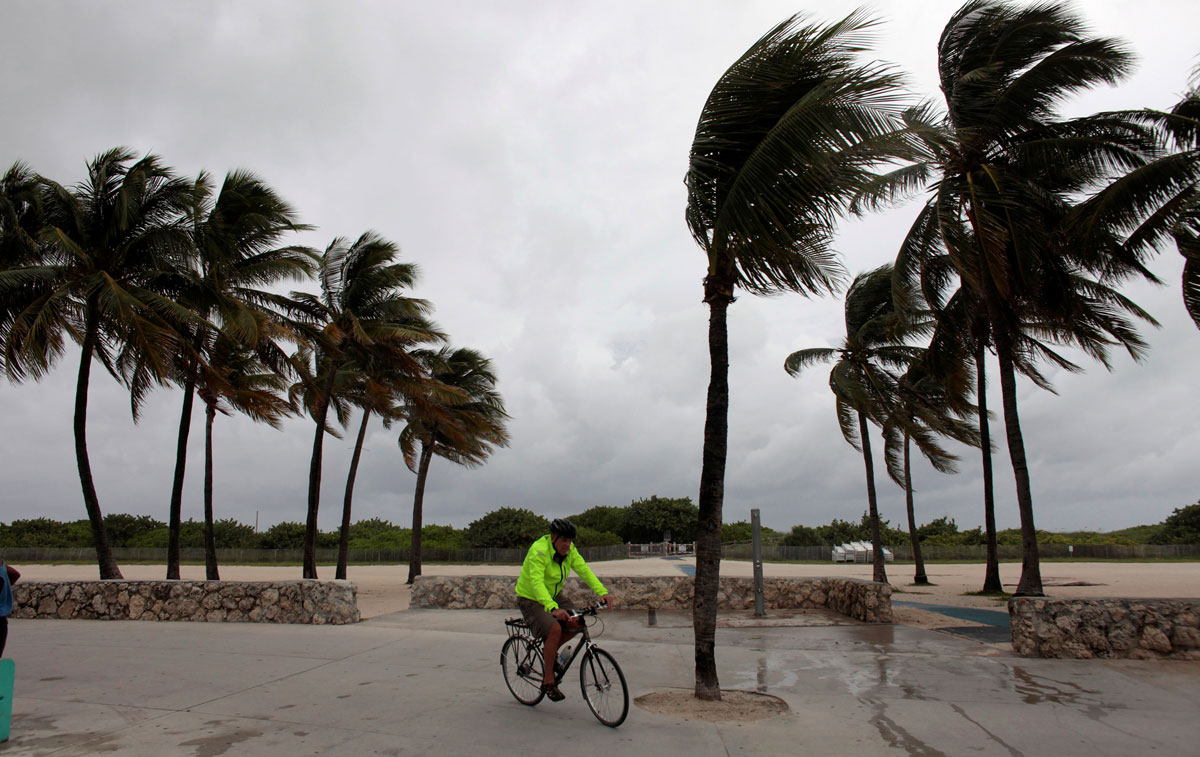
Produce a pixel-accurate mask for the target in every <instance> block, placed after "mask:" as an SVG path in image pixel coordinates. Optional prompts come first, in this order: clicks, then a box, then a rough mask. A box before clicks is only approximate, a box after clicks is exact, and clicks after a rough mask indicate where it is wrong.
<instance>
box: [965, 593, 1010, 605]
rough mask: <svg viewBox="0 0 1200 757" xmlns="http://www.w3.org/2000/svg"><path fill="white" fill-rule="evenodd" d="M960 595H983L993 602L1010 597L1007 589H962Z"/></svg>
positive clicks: (1005, 600)
mask: <svg viewBox="0 0 1200 757" xmlns="http://www.w3.org/2000/svg"><path fill="white" fill-rule="evenodd" d="M961 596H964V597H983V598H985V599H990V600H992V601H994V602H1007V601H1008V600H1009V599H1011V598H1012V594H1010V593H1009V592H1007V591H964V592H963V593H962V594H961Z"/></svg>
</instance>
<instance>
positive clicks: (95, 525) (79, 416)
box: [74, 299, 124, 580]
mask: <svg viewBox="0 0 1200 757" xmlns="http://www.w3.org/2000/svg"><path fill="white" fill-rule="evenodd" d="M98 320H99V319H98V316H97V313H96V304H95V302H94V301H93V300H92V299H89V301H88V304H87V316H86V324H85V326H84V337H83V354H82V356H81V357H80V359H79V378H78V380H77V381H76V383H75V421H74V426H75V463H76V465H77V466H78V468H79V483H80V485H81V486H82V488H83V507H84V509H85V510H87V515H88V521H89V522H90V523H91V526H92V538H93V539H94V540H95V543H96V562H97V563H98V566H99V568H100V578H101V580H107V579H111V578H124V576H122V575H121V569H120V568H118V567H117V561H116V560H115V559H114V558H113V553H112V547H110V546H109V543H108V529H107V528H105V526H104V515H102V514H101V512H100V498H99V497H98V496H96V485H95V482H94V481H93V480H92V464H91V461H90V460H89V459H88V451H87V403H88V381H89V380H90V378H91V373H92V355H93V354H95V351H96V341H97V339H98V338H99V336H98V334H99V323H98Z"/></svg>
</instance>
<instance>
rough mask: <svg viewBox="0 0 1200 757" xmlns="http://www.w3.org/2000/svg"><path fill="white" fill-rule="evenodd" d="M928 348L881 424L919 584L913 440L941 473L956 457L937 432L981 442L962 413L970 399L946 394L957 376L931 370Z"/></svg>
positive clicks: (924, 578) (950, 469) (925, 579)
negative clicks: (899, 490)
mask: <svg viewBox="0 0 1200 757" xmlns="http://www.w3.org/2000/svg"><path fill="white" fill-rule="evenodd" d="M928 354H929V349H928V348H923V349H922V353H921V357H920V359H919V360H917V361H915V362H913V363H912V364H911V365H910V366H909V368H908V370H907V371H906V372H905V373H904V375H902V376H900V378H899V380H898V381H897V382H896V396H895V398H894V399H895V402H894V404H893V405H892V407H891V409H890V412H889V415H888V417H887V418H886V419H885V420H884V424H883V436H884V440H885V446H884V460H885V463H886V467H887V472H888V476H889V477H890V478H891V479H892V481H894V482H895V483H896V484H897V485H898V486H899V487H900V488H902V489H904V504H905V510H906V512H907V513H908V534H909V540H910V542H911V544H912V550H913V563H914V564H915V567H916V570H915V573H914V575H913V583H915V584H928V583H929V576H928V575H927V574H926V572H925V560H924V557H923V556H922V554H921V540H920V538H919V537H918V534H917V519H916V512H915V510H916V507H915V504H914V502H913V486H912V465H911V448H912V442H914V441H915V442H916V443H917V449H918V450H920V452H921V454H923V455H924V456H925V458H926V459H927V460H929V462H930V464H931V465H933V467H934V469H935V470H937V471H939V472H941V473H954V472H955V470H956V467H955V462H956V461H957V460H958V457H957V456H956V455H953V454H951V453H950V452H948V451H947V450H946V449H945V448H943V447H942V445H941V444H940V443H939V437H942V436H948V437H950V438H953V439H956V440H957V441H960V442H962V443H964V444H970V445H973V446H977V445H978V444H979V443H980V442H979V433H978V431H976V430H975V428H974V427H972V425H971V424H970V422H969V420H968V419H966V418H964V417H962V416H964V415H969V413H970V404H969V401H968V400H967V399H966V398H965V397H960V398H957V399H956V400H950V399H948V398H947V389H946V387H947V385H951V386H954V385H956V384H959V382H956V381H946V380H944V379H943V378H942V377H940V376H937V375H936V374H934V373H931V372H930V369H929V365H930V363H929V361H928V360H927V358H928ZM957 408H966V409H965V410H959V409H957Z"/></svg>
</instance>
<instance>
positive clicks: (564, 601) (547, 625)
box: [517, 593, 575, 639]
mask: <svg viewBox="0 0 1200 757" xmlns="http://www.w3.org/2000/svg"><path fill="white" fill-rule="evenodd" d="M554 601H555V602H557V603H558V606H559V607H561V608H562V609H564V610H574V609H575V603H574V602H572V601H571V599H570V597H567V596H565V595H563V594H562V593H560V594H559V595H558V596H557V597H555V598H554ZM517 607H518V608H519V609H520V610H521V616H522V617H524V618H525V622H526V623H528V624H529V630H530V631H532V632H533V635H534V636H536V637H538V638H539V639H544V638H546V637H547V636H549V635H550V629H551V628H554V624H555V623H557V622H558V620H556V619H555V617H554V616H553V615H551V614H550V613H548V612H546V608H545V607H542V603H541V602H538V601H537V600H536V599H527V598H525V597H517Z"/></svg>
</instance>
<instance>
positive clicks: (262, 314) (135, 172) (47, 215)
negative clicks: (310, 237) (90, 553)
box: [0, 147, 508, 581]
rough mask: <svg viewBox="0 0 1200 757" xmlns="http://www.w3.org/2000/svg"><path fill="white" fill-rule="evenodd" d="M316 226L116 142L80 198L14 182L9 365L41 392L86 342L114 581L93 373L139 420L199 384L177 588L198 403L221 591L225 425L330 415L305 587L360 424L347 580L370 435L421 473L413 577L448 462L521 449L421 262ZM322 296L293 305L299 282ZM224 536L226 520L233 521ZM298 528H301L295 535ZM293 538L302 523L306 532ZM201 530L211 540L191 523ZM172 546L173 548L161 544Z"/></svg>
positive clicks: (320, 440) (2, 202)
mask: <svg viewBox="0 0 1200 757" xmlns="http://www.w3.org/2000/svg"><path fill="white" fill-rule="evenodd" d="M312 228H313V227H311V226H309V225H307V224H303V223H301V222H300V221H299V217H298V213H297V211H296V210H295V209H294V208H293V207H292V206H291V205H289V204H288V203H287V202H286V201H285V200H284V199H283V198H282V197H281V196H280V195H279V194H278V193H277V192H276V191H275V190H274V189H272V188H271V187H270V186H269V185H268V184H267V183H266V182H265V181H264V180H262V179H261V178H259V177H258V176H255V175H254V174H252V173H250V172H247V171H242V170H235V171H231V172H229V173H228V174H227V175H226V176H225V178H224V180H223V181H221V182H220V184H219V186H218V184H217V182H216V181H215V180H214V178H213V177H212V176H211V175H210V174H209V173H208V172H201V173H200V174H199V175H198V176H196V177H195V178H186V177H182V176H179V175H177V174H176V173H175V172H174V171H173V170H172V169H171V168H169V167H168V166H166V165H165V164H164V163H163V161H162V159H161V158H159V157H158V156H156V155H145V156H141V157H139V156H138V155H136V154H135V153H134V152H133V151H131V150H129V149H127V148H124V147H118V148H114V149H112V150H108V151H107V152H104V153H102V154H100V155H98V156H96V157H95V158H94V159H93V160H91V161H89V162H88V164H87V168H86V175H85V177H84V178H83V179H82V180H81V181H79V182H78V183H76V184H74V185H72V186H64V185H62V184H60V183H58V182H56V181H54V180H53V179H50V178H48V177H45V176H42V175H40V174H38V173H36V172H35V171H33V170H32V169H31V168H30V167H29V166H26V165H25V164H24V163H22V162H20V161H18V162H16V163H14V164H13V165H12V167H11V168H9V169H8V171H7V172H6V173H4V175H3V177H0V369H2V370H3V372H4V374H5V375H6V376H7V377H8V379H9V380H10V381H13V382H21V381H25V380H35V381H36V380H38V379H40V378H42V377H43V376H45V375H46V374H47V372H49V371H50V370H51V369H52V368H54V367H55V365H56V364H57V362H58V361H59V359H60V358H62V357H63V355H64V354H65V352H66V345H67V342H68V340H70V341H73V342H75V343H76V344H78V345H79V348H80V357H79V364H78V373H77V379H76V389H75V413H74V421H73V431H74V439H75V457H76V466H77V469H78V471H79V480H80V486H81V489H82V492H83V500H84V508H85V510H86V513H87V518H88V520H87V522H88V528H89V530H90V532H91V539H92V544H93V546H94V547H95V550H96V557H97V562H98V564H99V569H100V578H102V579H113V578H121V571H120V568H119V567H118V566H117V563H116V561H115V559H114V558H113V554H112V549H111V547H112V543H113V542H112V535H111V534H110V533H109V524H110V519H109V518H107V517H106V516H105V515H104V513H103V510H102V508H101V501H100V495H99V493H98V492H97V491H96V487H95V484H94V481H93V476H92V469H91V462H90V458H89V455H88V436H87V411H88V388H89V386H90V383H91V371H92V367H93V365H94V364H99V365H100V366H102V367H103V368H104V369H105V370H106V371H108V372H109V373H110V374H111V375H112V376H113V377H114V378H115V379H116V380H117V381H119V382H120V383H121V384H123V385H124V386H125V387H126V388H128V390H129V397H130V404H131V408H132V412H133V415H134V419H135V420H137V418H138V417H139V412H140V410H141V407H142V404H143V401H144V399H145V398H146V396H147V394H148V393H149V392H151V391H153V390H154V389H155V388H158V387H164V386H173V387H175V388H177V389H180V390H181V391H182V406H181V415H180V422H179V432H178V441H177V447H176V463H175V473H174V477H173V480H172V488H171V491H170V492H169V493H168V492H164V493H163V494H164V500H165V501H166V502H168V505H167V511H168V515H167V525H166V547H167V566H166V567H167V571H166V573H167V575H166V577H167V578H168V579H177V578H179V549H180V545H181V543H182V539H183V536H184V524H183V522H182V521H181V503H182V495H183V485H184V473H185V470H186V453H187V441H188V437H189V435H190V429H191V420H192V411H193V403H194V402H195V399H196V398H199V399H200V402H201V404H202V406H203V408H204V416H205V444H204V449H205V456H204V474H203V488H204V527H203V533H202V541H203V544H204V547H205V554H206V575H207V577H208V578H209V579H218V578H219V570H218V565H217V560H216V538H217V533H218V532H222V533H225V532H229V533H233V532H236V531H237V529H235V528H233V527H232V526H231V522H230V521H222V520H218V519H217V518H216V515H215V513H214V507H213V497H212V490H213V480H214V477H215V471H214V470H213V460H212V448H213V444H214V441H215V438H214V426H215V422H216V418H217V416H218V414H220V415H229V414H231V413H232V412H240V413H243V414H245V415H247V416H249V417H250V418H252V419H254V420H255V421H261V422H264V423H268V424H271V425H272V426H275V427H279V425H280V422H281V420H282V419H283V418H284V417H285V416H289V415H301V416H308V417H309V418H311V419H312V420H313V422H314V436H313V444H312V454H311V461H310V466H309V476H308V500H307V507H306V513H305V516H306V517H305V521H304V525H303V529H302V549H303V551H304V557H303V576H304V577H305V578H316V577H317V570H316V552H315V550H316V547H317V545H318V541H319V538H320V532H319V531H318V528H317V515H318V511H319V507H320V487H321V477H322V457H323V445H324V440H325V437H326V436H327V435H329V434H335V435H336V434H337V430H336V427H337V426H343V427H345V426H348V424H349V422H350V418H351V415H352V412H353V411H354V410H355V409H357V410H358V411H359V412H361V422H360V424H359V428H358V434H357V438H356V441H355V446H354V452H353V456H352V458H351V463H350V470H349V472H348V474H347V478H346V489H345V497H344V501H343V507H342V525H341V529H340V532H339V534H338V545H337V546H338V548H339V558H338V565H337V577H338V578H345V577H346V551H347V550H348V548H349V542H350V530H351V508H352V502H353V489H354V479H355V474H356V471H357V467H358V463H359V457H360V454H361V451H362V445H363V439H364V437H365V435H366V429H367V424H368V422H369V421H370V420H371V419H372V418H381V419H382V420H383V422H384V423H385V424H388V425H390V424H393V423H395V424H399V425H400V426H401V430H400V432H399V435H398V444H399V451H400V454H401V456H402V457H403V459H404V462H405V463H406V464H407V466H408V467H409V468H410V469H411V470H413V471H414V472H415V473H416V474H417V481H416V488H415V493H414V502H413V528H412V532H413V533H414V534H417V538H416V539H414V540H413V553H412V554H413V560H412V562H411V563H410V569H409V572H410V579H409V580H410V581H411V580H412V577H413V576H414V575H416V574H419V573H420V559H421V558H420V554H421V553H420V548H421V538H420V535H421V533H422V523H421V521H422V506H423V494H424V487H425V481H426V477H427V475H428V471H429V465H430V461H431V460H432V458H433V457H434V456H438V457H442V458H444V459H446V460H449V461H451V462H453V463H457V464H460V465H465V466H468V467H473V466H477V465H481V464H483V462H484V461H485V460H486V459H487V458H488V456H489V455H490V454H491V453H492V452H493V451H494V450H495V449H496V448H497V447H504V446H507V444H508V434H507V431H506V421H507V418H508V416H507V414H506V413H505V410H504V403H503V400H502V398H501V396H500V394H499V392H498V391H497V389H496V385H497V377H496V375H495V372H494V370H493V368H492V365H491V362H490V361H489V360H488V359H487V358H486V357H485V356H484V355H482V354H481V353H479V352H478V351H476V350H473V349H469V348H465V347H458V348H455V347H452V346H451V345H450V340H449V337H448V336H447V335H446V334H445V333H443V332H442V331H441V330H440V329H439V328H438V326H437V325H436V323H434V321H433V320H432V319H431V315H432V312H433V306H432V304H431V303H429V302H428V301H426V300H423V299H419V298H417V297H414V296H412V294H411V290H412V289H413V287H414V286H415V285H416V283H417V280H418V269H417V266H416V264H414V263H411V262H402V261H401V260H400V259H399V255H400V251H399V248H398V247H397V246H396V244H395V243H394V242H391V241H389V240H387V239H384V238H383V237H382V236H380V235H379V234H377V233H376V232H374V231H366V232H364V233H362V234H361V235H359V236H358V237H356V238H349V237H336V238H334V239H333V240H332V241H331V242H330V243H329V245H328V246H327V247H325V249H324V250H316V249H311V248H308V247H305V246H301V245H298V244H295V243H293V242H291V241H290V240H291V239H292V238H293V237H294V235H295V234H297V233H299V232H305V231H310V230H312ZM287 281H292V282H301V283H305V282H308V283H313V284H315V287H314V290H297V291H292V292H290V293H288V294H282V293H280V292H279V291H277V290H276V288H275V287H276V286H278V285H281V284H282V283H284V282H287ZM219 524H223V525H219ZM283 530H287V529H283ZM293 530H294V529H293ZM193 531H194V529H193ZM156 538H158V537H156Z"/></svg>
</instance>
